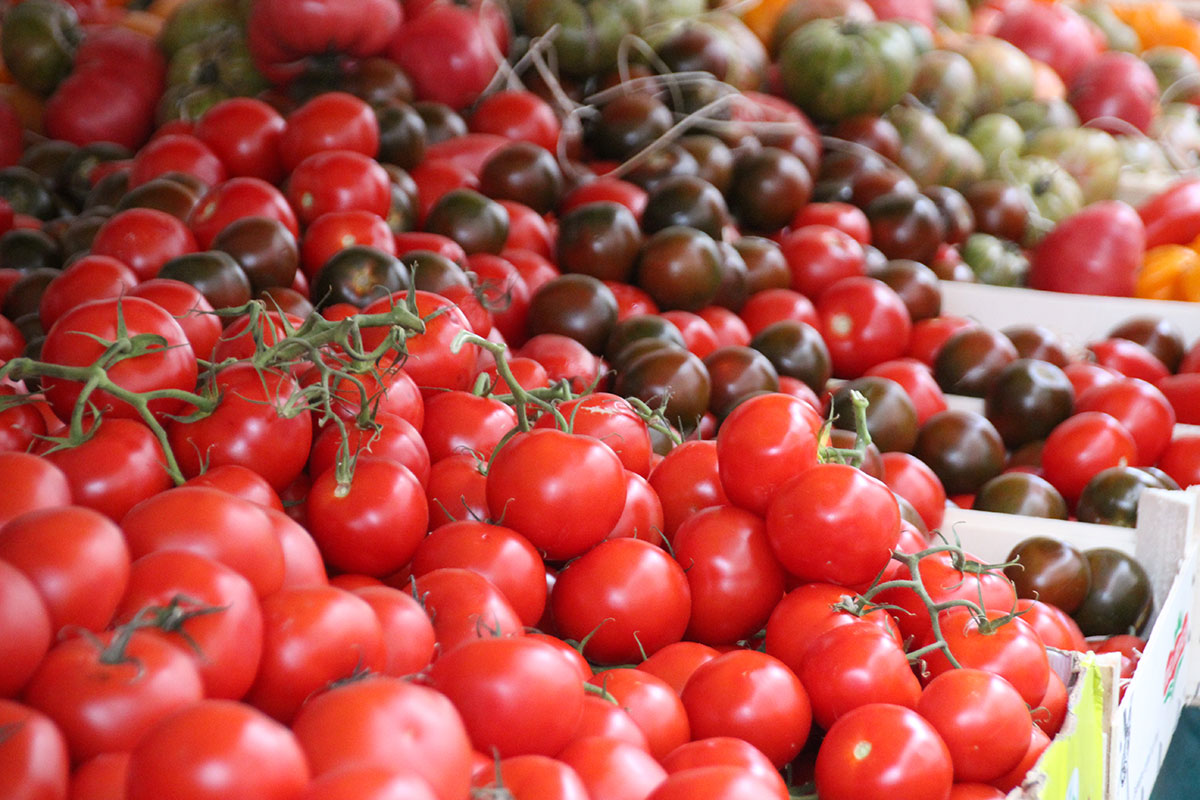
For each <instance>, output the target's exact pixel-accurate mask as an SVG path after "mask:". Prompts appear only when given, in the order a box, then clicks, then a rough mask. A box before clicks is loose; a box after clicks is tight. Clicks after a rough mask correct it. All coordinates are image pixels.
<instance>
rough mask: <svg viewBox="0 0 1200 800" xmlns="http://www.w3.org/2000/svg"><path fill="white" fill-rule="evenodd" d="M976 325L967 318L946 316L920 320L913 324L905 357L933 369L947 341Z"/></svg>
mask: <svg viewBox="0 0 1200 800" xmlns="http://www.w3.org/2000/svg"><path fill="white" fill-rule="evenodd" d="M974 324H976V323H974V322H972V321H971V320H969V319H967V318H966V317H955V316H945V315H943V316H937V317H930V318H929V319H922V320H918V321H917V322H915V323H914V324H913V327H912V337H911V338H910V339H909V343H908V347H907V348H906V349H905V351H904V355H905V356H907V357H909V358H915V359H917V360H918V361H920V362H922V363H924V364H926V365H927V366H930V367H932V366H933V362H934V361H935V360H937V354H938V352H939V351H940V350H941V349H942V345H944V344H945V343H946V340H947V339H949V338H950V337H951V336H953V335H954V334H956V333H958V332H959V331H960V330H962V329H963V328H969V327H971V326H972V325H974Z"/></svg>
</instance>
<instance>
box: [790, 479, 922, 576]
mask: <svg viewBox="0 0 1200 800" xmlns="http://www.w3.org/2000/svg"><path fill="white" fill-rule="evenodd" d="M851 529H853V530H854V532H855V533H854V536H853V537H848V536H845V535H843V534H844V532H845V531H847V530H851ZM767 536H768V537H770V540H771V547H772V548H773V549H774V550H775V555H776V556H778V557H779V561H780V563H782V564H783V566H784V568H785V569H786V570H787V571H788V572H789V573H791V574H792V575H794V576H796V577H797V578H799V579H801V580H809V581H825V582H828V583H836V584H840V585H843V586H856V585H859V584H865V583H869V582H870V581H871V580H872V579H873V578H874V577H875V576H876V575H878V574H879V573H880V572H881V571H882V570H883V568H884V567H885V566H887V563H888V561H889V560H890V558H891V551H892V548H893V547H895V545H896V542H897V540H898V539H899V537H900V507H899V505H898V504H897V503H896V498H895V497H893V496H892V492H891V490H890V489H888V488H887V487H886V486H885V485H884V484H883V483H881V482H880V481H877V480H875V479H874V478H872V477H870V476H869V475H867V474H866V473H864V472H862V471H860V470H858V469H855V468H854V467H850V466H846V465H844V464H819V465H817V466H813V467H809V468H808V469H806V470H804V471H803V472H801V473H799V474H798V475H797V476H796V477H794V478H792V479H791V480H789V481H787V482H786V483H784V484H783V485H782V486H781V487H780V488H779V491H778V492H777V493H776V494H775V497H774V499H772V501H771V504H770V506H769V507H768V508H767Z"/></svg>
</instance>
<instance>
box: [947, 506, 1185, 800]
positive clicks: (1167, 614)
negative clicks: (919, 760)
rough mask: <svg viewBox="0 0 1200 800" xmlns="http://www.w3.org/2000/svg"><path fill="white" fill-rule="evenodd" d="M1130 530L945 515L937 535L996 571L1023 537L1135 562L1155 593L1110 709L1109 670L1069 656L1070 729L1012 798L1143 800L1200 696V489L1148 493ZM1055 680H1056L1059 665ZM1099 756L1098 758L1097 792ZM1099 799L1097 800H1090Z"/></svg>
mask: <svg viewBox="0 0 1200 800" xmlns="http://www.w3.org/2000/svg"><path fill="white" fill-rule="evenodd" d="M1142 498H1143V499H1142V502H1141V505H1140V507H1139V509H1138V527H1137V528H1136V529H1130V528H1118V527H1113V526H1105V525H1091V524H1087V523H1079V522H1067V521H1063V520H1045V519H1034V518H1029V517H1019V516H1015V515H1010V514H997V513H992V512H985V511H970V510H965V509H954V508H948V509H947V513H946V518H945V520H944V522H943V524H942V531H943V532H944V533H945V534H946V535H947V536H950V537H953V536H955V535H957V536H958V538H959V539H960V540H961V541H962V544H963V546H964V547H965V548H966V549H967V550H968V551H970V552H972V553H973V554H974V555H976V556H977V557H979V558H981V559H983V560H985V561H989V562H1000V561H1003V560H1004V559H1005V557H1006V556H1007V555H1008V553H1009V551H1010V550H1011V549H1012V547H1013V545H1015V544H1017V543H1018V542H1019V541H1021V540H1023V539H1025V538H1027V537H1029V536H1053V537H1056V538H1059V539H1063V540H1065V541H1069V542H1071V543H1072V544H1074V545H1076V546H1077V547H1080V548H1082V549H1089V548H1094V547H1114V548H1116V549H1118V550H1121V551H1123V552H1126V553H1129V554H1130V555H1133V556H1134V557H1135V558H1137V559H1138V560H1139V561H1140V562H1141V563H1142V565H1143V566H1144V567H1145V568H1146V572H1147V573H1148V574H1149V576H1150V580H1151V585H1152V588H1153V591H1154V609H1155V610H1154V613H1153V614H1152V616H1151V621H1150V626H1151V627H1150V628H1149V630H1150V634H1149V636H1148V641H1147V644H1146V650H1145V652H1144V653H1143V655H1142V659H1141V662H1140V663H1139V665H1138V669H1137V671H1136V673H1135V675H1134V678H1133V680H1131V681H1130V682H1129V684H1128V686H1127V687H1126V690H1125V695H1124V697H1123V698H1121V699H1120V700H1119V702H1118V701H1117V697H1118V696H1119V687H1118V686H1117V683H1116V681H1115V680H1114V679H1113V678H1114V674H1113V670H1114V666H1115V665H1114V660H1113V659H1107V658H1096V657H1089V656H1081V655H1072V656H1071V660H1070V663H1069V664H1068V665H1067V666H1066V667H1065V671H1066V672H1067V675H1068V678H1069V681H1070V683H1069V687H1070V689H1071V697H1070V699H1071V713H1070V715H1069V723H1068V724H1067V725H1065V726H1064V730H1063V732H1062V733H1060V735H1059V736H1058V737H1056V739H1055V741H1054V743H1053V744H1052V745H1051V748H1050V749H1048V750H1047V752H1046V755H1044V756H1043V758H1042V760H1041V761H1040V762H1039V763H1038V766H1037V767H1036V768H1035V769H1034V770H1033V771H1032V772H1031V773H1030V774H1029V776H1028V777H1027V778H1026V781H1025V783H1024V785H1023V786H1022V788H1021V789H1019V790H1015V791H1014V792H1013V793H1012V794H1010V795H1009V796H1010V798H1022V799H1025V798H1028V799H1029V800H1032V799H1033V798H1038V799H1039V800H1068V799H1069V798H1070V799H1071V800H1074V799H1075V798H1079V799H1080V800H1083V799H1084V798H1092V799H1093V800H1100V798H1104V799H1105V800H1145V798H1147V797H1148V796H1149V794H1150V791H1151V789H1152V788H1153V787H1154V781H1155V778H1156V777H1157V776H1158V772H1159V769H1160V768H1161V766H1162V761H1163V758H1164V757H1165V755H1166V750H1167V745H1168V744H1169V743H1170V741H1171V736H1172V734H1173V733H1174V731H1175V725H1176V723H1177V722H1178V720H1179V714H1180V711H1181V710H1182V708H1183V706H1184V704H1185V703H1187V702H1189V701H1192V702H1195V698H1196V697H1197V693H1198V690H1200V625H1197V624H1195V622H1194V621H1195V620H1196V619H1197V618H1198V617H1197V614H1198V612H1200V599H1198V598H1200V594H1198V592H1197V565H1198V563H1200V487H1193V488H1192V489H1190V490H1188V491H1186V492H1167V491H1162V490H1157V489H1153V490H1148V491H1147V492H1146V493H1145V494H1144V495H1143V496H1142ZM1058 668H1059V669H1060V675H1061V674H1062V671H1063V670H1064V667H1063V665H1061V664H1060V665H1059V667H1058ZM1097 748H1099V751H1100V752H1102V753H1103V757H1102V758H1101V760H1100V762H1101V768H1100V773H1101V774H1102V775H1103V780H1102V781H1100V783H1101V788H1100V789H1097V788H1096V783H1097V768H1096V753H1097ZM1097 791H1100V792H1101V793H1100V794H1097Z"/></svg>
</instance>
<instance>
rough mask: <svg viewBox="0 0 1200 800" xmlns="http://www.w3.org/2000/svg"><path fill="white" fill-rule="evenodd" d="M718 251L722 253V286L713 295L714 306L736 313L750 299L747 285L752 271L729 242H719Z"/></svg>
mask: <svg viewBox="0 0 1200 800" xmlns="http://www.w3.org/2000/svg"><path fill="white" fill-rule="evenodd" d="M717 249H718V250H720V252H721V284H720V286H718V287H717V293H716V294H715V295H713V299H712V304H713V305H714V306H721V307H722V308H727V309H729V310H730V311H733V312H734V313H736V312H738V311H740V310H741V309H742V306H744V305H745V304H746V301H747V300H748V299H749V298H750V290H749V288H748V285H747V284H748V281H749V273H750V270H749V268H748V267H747V266H746V260H745V259H744V258H742V254H741V252H740V251H739V250H738V249H737V248H736V247H734V246H733V245H731V244H730V243H729V242H722V241H718V242H717Z"/></svg>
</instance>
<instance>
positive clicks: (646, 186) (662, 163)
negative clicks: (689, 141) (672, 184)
mask: <svg viewBox="0 0 1200 800" xmlns="http://www.w3.org/2000/svg"><path fill="white" fill-rule="evenodd" d="M699 175H700V163H699V162H698V161H696V157H695V156H694V155H692V152H691V151H690V150H687V149H685V148H684V147H683V146H682V145H680V144H677V143H675V142H671V143H668V144H664V145H662V146H660V147H658V148H656V149H654V150H651V151H650V152H648V153H645V154H643V155H641V156H639V157H638V159H637V161H635V162H633V165H632V167H631V168H630V169H629V170H628V171H626V172H625V173H624V175H623V179H624V180H626V181H628V182H629V183H632V184H633V185H634V186H639V187H641V189H642V190H643V191H646V192H653V191H654V190H656V189H657V188H658V187H660V186H661V185H662V184H663V182H664V181H666V180H668V179H670V178H679V177H685V176H686V177H693V178H695V177H698V176H699Z"/></svg>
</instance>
